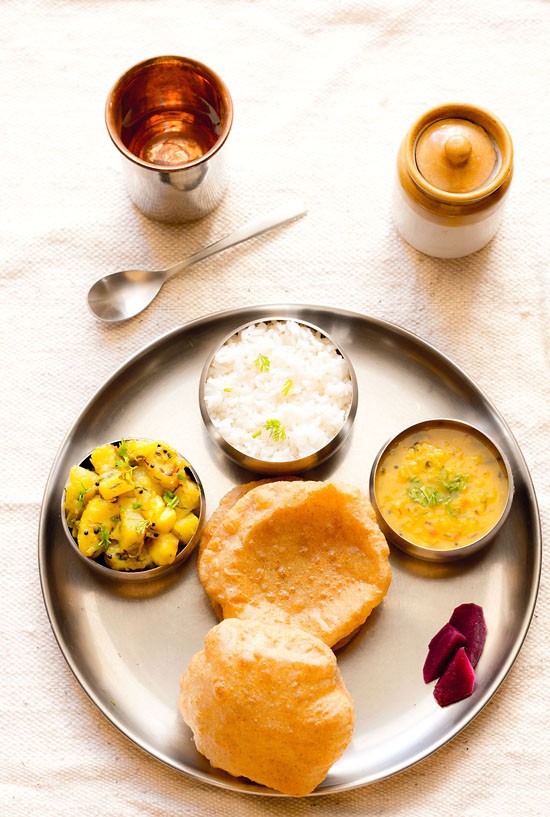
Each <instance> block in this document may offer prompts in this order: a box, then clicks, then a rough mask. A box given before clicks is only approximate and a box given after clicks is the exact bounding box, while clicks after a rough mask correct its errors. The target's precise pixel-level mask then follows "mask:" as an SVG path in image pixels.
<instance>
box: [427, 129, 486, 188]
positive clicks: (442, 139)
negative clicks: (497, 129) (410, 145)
mask: <svg viewBox="0 0 550 817" xmlns="http://www.w3.org/2000/svg"><path fill="white" fill-rule="evenodd" d="M415 155H416V164H417V166H418V169H419V171H420V173H421V174H422V176H423V177H424V178H425V179H426V181H427V182H429V184H432V185H433V186H434V187H437V188H439V189H440V190H446V191H448V192H449V193H470V192H471V191H472V190H476V189H477V188H478V187H481V186H482V185H484V184H485V183H486V182H487V181H488V180H489V179H490V178H491V176H492V175H493V173H494V172H495V171H496V169H497V167H498V159H499V154H498V152H497V149H496V146H495V143H494V141H493V140H492V139H491V137H490V136H489V134H488V133H487V131H486V130H484V129H483V128H482V127H480V126H479V125H476V124H475V122H471V121H469V120H467V119H440V120H439V121H437V122H434V123H433V124H432V125H429V126H428V127H427V128H426V129H425V130H424V131H422V133H421V134H420V136H419V137H418V141H417V143H416V151H415Z"/></svg>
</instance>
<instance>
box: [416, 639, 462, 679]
mask: <svg viewBox="0 0 550 817" xmlns="http://www.w3.org/2000/svg"><path fill="white" fill-rule="evenodd" d="M465 644H466V638H465V636H464V635H463V634H462V633H461V632H459V631H458V630H457V629H456V627H453V625H452V624H445V625H444V626H443V627H442V628H441V630H440V631H439V632H438V633H436V634H435V635H434V637H433V638H432V640H431V641H430V643H429V644H428V655H427V656H426V660H425V662H424V668H423V670H422V674H423V676H424V681H425V683H427V684H429V683H430V681H434V680H435V679H436V678H439V676H440V675H442V673H443V672H444V670H445V668H446V667H447V665H448V664H449V662H450V660H451V658H452V657H453V655H454V654H455V652H456V651H457V650H458V648H459V647H463V646H464V645H465Z"/></svg>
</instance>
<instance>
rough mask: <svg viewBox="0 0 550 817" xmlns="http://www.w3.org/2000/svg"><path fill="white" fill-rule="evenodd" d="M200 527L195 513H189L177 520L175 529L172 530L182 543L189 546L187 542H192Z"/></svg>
mask: <svg viewBox="0 0 550 817" xmlns="http://www.w3.org/2000/svg"><path fill="white" fill-rule="evenodd" d="M198 526H199V519H198V517H197V516H195V514H194V513H188V514H186V515H185V516H182V517H180V518H179V519H177V520H176V522H175V523H174V527H173V528H172V533H175V535H176V536H177V537H178V539H180V541H182V542H184V543H185V544H187V542H189V541H191V539H192V537H193V536H194V535H195V533H196V531H197V528H198Z"/></svg>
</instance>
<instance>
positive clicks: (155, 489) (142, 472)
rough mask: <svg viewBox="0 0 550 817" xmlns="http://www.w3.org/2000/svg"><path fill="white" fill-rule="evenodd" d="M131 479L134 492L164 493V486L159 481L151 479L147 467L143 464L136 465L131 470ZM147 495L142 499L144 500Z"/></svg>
mask: <svg viewBox="0 0 550 817" xmlns="http://www.w3.org/2000/svg"><path fill="white" fill-rule="evenodd" d="M132 481H133V483H134V485H135V486H136V493H137V494H142V495H143V494H145V493H149V494H160V495H161V496H162V494H163V493H164V488H163V487H162V485H160V483H159V482H158V481H157V480H156V479H153V478H152V477H151V476H150V475H149V472H148V471H147V468H146V467H145V466H144V465H136V467H135V468H134V470H133V471H132ZM146 500H147V497H146V496H143V501H144V502H146Z"/></svg>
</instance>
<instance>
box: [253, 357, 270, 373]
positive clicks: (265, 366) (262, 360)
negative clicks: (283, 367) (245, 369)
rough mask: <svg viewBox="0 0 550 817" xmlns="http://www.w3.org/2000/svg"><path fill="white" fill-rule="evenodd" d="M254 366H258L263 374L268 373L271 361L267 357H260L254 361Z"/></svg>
mask: <svg viewBox="0 0 550 817" xmlns="http://www.w3.org/2000/svg"><path fill="white" fill-rule="evenodd" d="M254 365H255V366H257V367H258V369H259V370H260V371H261V372H268V371H269V369H270V366H271V361H270V360H269V358H268V357H267V355H258V357H257V358H256V360H255V361H254Z"/></svg>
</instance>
